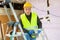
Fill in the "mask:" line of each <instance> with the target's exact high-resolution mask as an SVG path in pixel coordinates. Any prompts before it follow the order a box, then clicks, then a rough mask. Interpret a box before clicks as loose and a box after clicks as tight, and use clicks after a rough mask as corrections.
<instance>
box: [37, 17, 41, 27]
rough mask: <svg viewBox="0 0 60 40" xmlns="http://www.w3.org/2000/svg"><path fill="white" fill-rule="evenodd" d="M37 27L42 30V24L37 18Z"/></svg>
mask: <svg viewBox="0 0 60 40" xmlns="http://www.w3.org/2000/svg"><path fill="white" fill-rule="evenodd" d="M37 25H38V28H42V22H41V21H40V19H39V17H37Z"/></svg>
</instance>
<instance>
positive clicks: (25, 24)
mask: <svg viewBox="0 0 60 40" xmlns="http://www.w3.org/2000/svg"><path fill="white" fill-rule="evenodd" d="M31 16H32V17H31V22H29V20H28V19H27V17H26V15H25V13H24V14H22V15H21V16H20V18H21V21H22V24H23V28H25V29H27V30H35V29H37V28H38V25H37V14H36V13H34V12H32V15H31Z"/></svg>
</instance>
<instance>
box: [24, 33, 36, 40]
mask: <svg viewBox="0 0 60 40" xmlns="http://www.w3.org/2000/svg"><path fill="white" fill-rule="evenodd" d="M25 37H26V38H27V40H36V38H31V37H30V36H29V34H28V33H25Z"/></svg>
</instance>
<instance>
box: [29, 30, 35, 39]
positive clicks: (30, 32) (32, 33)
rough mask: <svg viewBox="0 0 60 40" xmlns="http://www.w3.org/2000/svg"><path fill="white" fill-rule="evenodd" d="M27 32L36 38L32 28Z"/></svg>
mask: <svg viewBox="0 0 60 40" xmlns="http://www.w3.org/2000/svg"><path fill="white" fill-rule="evenodd" d="M28 33H29V35H30V37H31V38H36V34H35V32H34V30H30V31H29V32H28Z"/></svg>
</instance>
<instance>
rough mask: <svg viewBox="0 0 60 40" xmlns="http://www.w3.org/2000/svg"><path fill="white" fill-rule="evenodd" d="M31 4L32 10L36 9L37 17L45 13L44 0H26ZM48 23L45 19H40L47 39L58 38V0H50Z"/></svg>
mask: <svg viewBox="0 0 60 40" xmlns="http://www.w3.org/2000/svg"><path fill="white" fill-rule="evenodd" d="M27 1H29V2H31V3H32V4H33V6H34V7H36V8H32V11H36V12H37V14H38V16H39V17H42V16H43V17H44V16H46V15H47V12H46V10H47V3H46V0H27ZM49 11H50V23H48V21H46V19H44V20H42V23H43V28H45V29H44V30H45V32H46V34H47V36H48V40H60V0H50V7H49Z"/></svg>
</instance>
